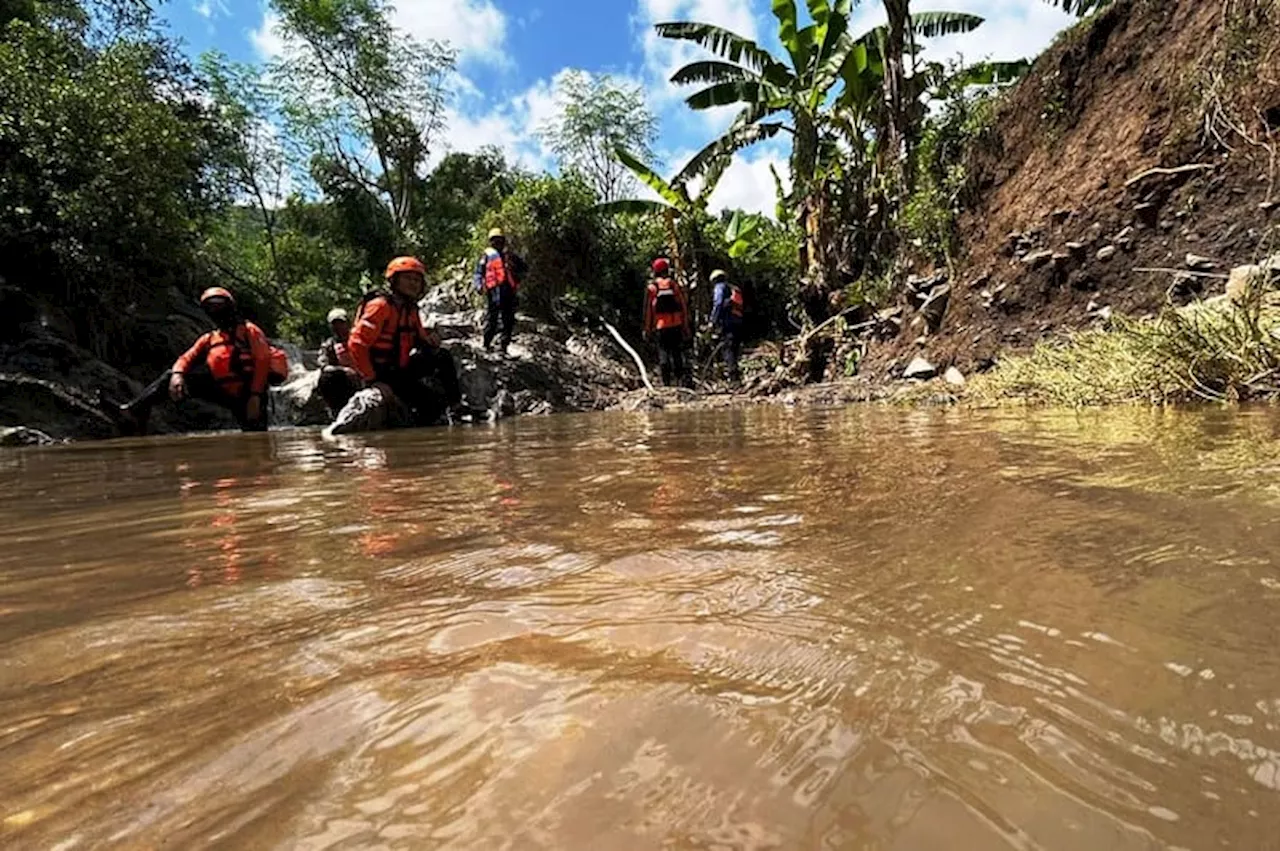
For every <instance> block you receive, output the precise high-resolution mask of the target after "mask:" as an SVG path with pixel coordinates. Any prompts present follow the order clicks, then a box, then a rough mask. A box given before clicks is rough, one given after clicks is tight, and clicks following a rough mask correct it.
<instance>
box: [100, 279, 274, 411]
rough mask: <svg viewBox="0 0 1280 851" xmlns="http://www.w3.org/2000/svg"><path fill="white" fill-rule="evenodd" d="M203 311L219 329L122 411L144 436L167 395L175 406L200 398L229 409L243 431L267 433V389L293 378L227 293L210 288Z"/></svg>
mask: <svg viewBox="0 0 1280 851" xmlns="http://www.w3.org/2000/svg"><path fill="white" fill-rule="evenodd" d="M200 306H201V307H202V308H204V311H205V313H207V314H208V315H209V318H210V319H212V320H213V324H214V325H215V326H216V327H215V328H214V330H212V331H209V332H208V333H206V334H203V335H201V337H200V338H199V339H197V340H196V341H195V344H194V345H192V346H191V348H190V349H188V350H187V351H186V352H184V353H183V354H182V355H181V356H179V358H178V359H177V360H176V361H174V364H173V368H172V369H170V370H168V371H167V372H165V373H163V374H162V375H161V376H160V377H159V378H157V379H156V380H155V381H153V382H152V383H151V384H150V385H148V386H147V388H146V389H145V390H143V391H142V393H141V394H140V395H139V396H138V398H136V399H134V400H133V401H132V402H130V403H128V404H127V405H123V406H121V409H120V410H121V412H122V413H123V414H124V415H125V416H126V417H128V418H129V419H130V420H131V421H132V422H131V425H132V427H133V429H134V430H136V431H137V432H139V433H142V432H145V431H146V428H147V420H148V418H149V417H150V414H151V409H152V407H153V406H154V405H155V403H156V402H159V401H162V400H163V399H164V397H165V396H166V395H168V396H169V397H170V398H172V399H173V401H174V402H181V401H182V400H183V399H186V398H188V397H194V398H197V399H202V400H204V401H206V402H212V403H214V404H215V405H220V406H222V407H224V408H226V409H227V410H228V411H230V412H231V415H232V416H233V417H235V419H236V422H237V423H238V424H239V426H240V428H241V430H243V431H266V430H267V386H268V385H270V384H279V383H281V382H283V381H284V380H285V379H286V378H287V377H288V375H289V364H288V359H287V358H286V357H285V354H284V352H283V351H282V350H280V349H277V348H273V347H272V346H271V344H270V343H269V342H267V335H266V334H264V333H263V332H262V329H261V328H259V327H258V326H257V325H255V324H253V323H252V322H249V321H248V320H246V319H242V318H241V317H240V314H239V311H238V310H237V309H236V302H235V299H234V298H233V297H232V295H231V293H230V292H228V291H227V290H225V289H223V288H222V287H210V288H209V289H207V290H205V291H204V293H203V294H201V296H200Z"/></svg>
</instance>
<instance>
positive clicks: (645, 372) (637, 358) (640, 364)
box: [600, 318, 658, 393]
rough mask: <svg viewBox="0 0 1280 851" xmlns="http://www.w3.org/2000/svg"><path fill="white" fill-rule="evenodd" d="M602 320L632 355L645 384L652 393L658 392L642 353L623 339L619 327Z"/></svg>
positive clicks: (619, 343) (615, 338)
mask: <svg viewBox="0 0 1280 851" xmlns="http://www.w3.org/2000/svg"><path fill="white" fill-rule="evenodd" d="M600 321H601V322H602V323H603V324H604V327H605V330H606V331H608V332H609V333H610V334H611V335H612V336H613V339H614V340H616V341H617V343H618V345H619V346H622V348H623V349H625V350H626V352H627V354H629V355H631V359H632V360H633V361H635V362H636V368H637V369H639V370H640V378H641V379H643V380H644V386H645V387H647V388H648V389H649V392H650V393H657V392H658V391H657V390H655V389H654V387H653V382H651V381H650V380H649V372H648V370H646V369H645V368H644V361H643V360H641V359H640V355H639V354H637V353H636V350H635V349H633V348H631V346H630V345H629V344H628V343H627V341H626V340H624V339H622V335H621V334H619V333H618V329H617V328H614V327H613V326H612V325H610V324H609V323H608V322H605V321H604V319H603V318H602V319H601V320H600Z"/></svg>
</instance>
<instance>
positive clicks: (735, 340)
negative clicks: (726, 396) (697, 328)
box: [720, 325, 742, 381]
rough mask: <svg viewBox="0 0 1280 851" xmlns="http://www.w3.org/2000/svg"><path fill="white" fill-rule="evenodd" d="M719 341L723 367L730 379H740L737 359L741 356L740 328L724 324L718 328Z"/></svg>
mask: <svg viewBox="0 0 1280 851" xmlns="http://www.w3.org/2000/svg"><path fill="white" fill-rule="evenodd" d="M720 343H721V345H722V346H724V368H725V371H726V372H727V373H728V374H729V380H730V381H740V380H742V372H741V370H739V369H738V360H739V359H740V358H741V357H742V328H741V327H739V326H736V325H726V326H724V327H723V328H721V329H720Z"/></svg>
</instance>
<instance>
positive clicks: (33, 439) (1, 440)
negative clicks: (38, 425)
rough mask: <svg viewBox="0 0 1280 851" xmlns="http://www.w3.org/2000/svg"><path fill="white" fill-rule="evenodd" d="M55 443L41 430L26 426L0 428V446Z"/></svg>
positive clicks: (47, 444)
mask: <svg viewBox="0 0 1280 851" xmlns="http://www.w3.org/2000/svg"><path fill="white" fill-rule="evenodd" d="M54 443H57V441H56V440H54V439H53V438H52V437H50V436H49V435H47V434H45V433H44V432H42V431H37V430H36V429H34V428H27V427H26V426H11V427H7V428H0V446H49V445H51V444H54Z"/></svg>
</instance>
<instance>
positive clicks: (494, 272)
mask: <svg viewBox="0 0 1280 851" xmlns="http://www.w3.org/2000/svg"><path fill="white" fill-rule="evenodd" d="M484 256H485V264H484V289H485V292H489V291H490V290H493V289H495V288H497V287H500V286H502V285H503V284H507V285H509V286H510V287H511V291H512V292H515V291H516V290H518V289H520V282H519V281H517V280H516V276H515V275H514V274H512V272H511V270H510V269H508V268H507V265H508V264H507V261H506V259H505V258H504V257H503V256H502V254H501V253H500V252H499V251H497V250H496V249H493V248H490V249H489V250H488V251H486V252H485V255H484Z"/></svg>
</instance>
